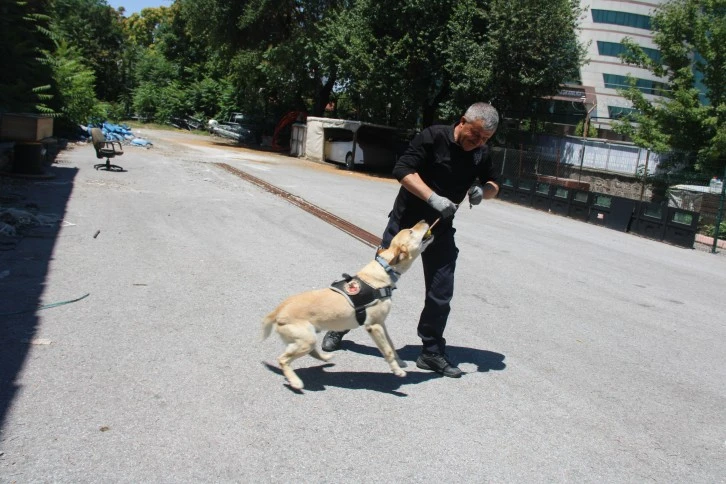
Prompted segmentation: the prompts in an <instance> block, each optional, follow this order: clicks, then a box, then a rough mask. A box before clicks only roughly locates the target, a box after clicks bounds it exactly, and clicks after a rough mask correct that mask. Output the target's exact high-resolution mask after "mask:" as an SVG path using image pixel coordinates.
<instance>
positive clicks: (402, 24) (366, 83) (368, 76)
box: [321, 0, 584, 126]
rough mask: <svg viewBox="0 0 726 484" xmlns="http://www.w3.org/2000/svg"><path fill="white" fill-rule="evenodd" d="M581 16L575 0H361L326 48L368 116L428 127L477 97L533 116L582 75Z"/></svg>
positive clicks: (346, 86)
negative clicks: (535, 104)
mask: <svg viewBox="0 0 726 484" xmlns="http://www.w3.org/2000/svg"><path fill="white" fill-rule="evenodd" d="M579 14H580V9H579V6H578V2H576V1H574V0H555V1H552V2H545V3H543V2H539V1H536V0H520V1H517V2H511V1H509V0H490V1H482V0H457V1H446V0H445V1H440V2H425V1H423V0H402V1H400V2H395V3H381V2H377V1H375V0H358V1H356V2H354V5H353V7H352V8H351V9H348V10H345V11H343V12H342V13H340V14H339V15H338V18H336V22H334V23H332V25H330V28H329V29H328V30H326V31H325V35H324V36H323V41H322V43H321V45H322V46H324V47H325V48H326V49H327V52H328V56H329V57H331V58H337V59H338V62H339V65H340V69H341V79H343V80H344V81H345V82H344V83H342V84H343V88H344V89H346V91H347V93H348V94H349V95H351V96H352V97H353V98H355V99H357V103H358V105H359V109H358V111H359V115H360V116H361V117H363V118H367V119H373V120H376V121H383V120H385V119H386V118H387V117H388V116H390V113H391V112H392V113H393V118H394V119H395V120H398V121H399V122H401V123H402V124H404V125H408V126H410V125H411V124H412V122H413V121H416V120H417V119H420V121H421V122H420V124H422V125H424V126H426V125H429V124H431V123H432V122H433V121H434V120H435V119H448V120H453V119H456V118H457V117H458V116H460V115H461V113H462V111H463V109H464V108H465V107H466V106H467V105H469V104H471V103H472V102H475V101H478V100H485V101H490V102H492V103H493V104H494V105H495V106H497V107H498V108H499V109H500V110H501V111H505V112H508V111H516V112H517V113H518V114H520V115H523V114H525V115H526V114H527V113H528V110H529V107H530V104H531V103H532V101H533V100H536V99H537V98H539V97H541V96H545V95H550V94H553V93H555V92H556V91H557V89H558V88H559V86H560V85H561V84H562V83H563V82H564V81H567V80H571V79H574V78H576V77H577V73H578V68H579V66H580V65H581V63H582V61H583V58H584V50H583V47H582V46H581V45H580V44H579V43H578V41H577V35H576V31H575V29H576V27H577V22H578V16H579ZM326 35H327V36H328V38H326Z"/></svg>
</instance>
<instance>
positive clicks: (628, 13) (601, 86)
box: [580, 0, 666, 129]
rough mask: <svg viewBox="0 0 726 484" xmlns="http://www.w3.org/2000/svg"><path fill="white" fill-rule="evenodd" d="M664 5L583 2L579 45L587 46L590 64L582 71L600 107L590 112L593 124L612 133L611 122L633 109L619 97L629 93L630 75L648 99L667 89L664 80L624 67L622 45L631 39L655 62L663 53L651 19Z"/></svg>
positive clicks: (642, 1)
mask: <svg viewBox="0 0 726 484" xmlns="http://www.w3.org/2000/svg"><path fill="white" fill-rule="evenodd" d="M661 3H663V2H660V1H652V0H651V1H649V0H638V1H635V0H625V1H612V0H581V2H580V5H581V7H582V8H583V18H582V21H581V23H580V27H581V30H580V41H581V42H583V43H584V44H586V45H587V46H588V51H587V52H588V54H587V58H588V60H589V62H588V63H587V64H585V65H584V66H582V68H581V69H580V76H581V79H580V81H581V82H582V85H583V86H586V87H590V88H592V89H594V95H595V98H596V103H597V105H596V106H595V108H594V109H593V111H592V112H591V122H592V123H593V125H594V126H596V127H599V128H601V129H610V126H611V121H612V120H613V119H617V118H618V117H619V116H622V115H623V114H624V113H627V112H628V111H630V110H631V109H632V105H631V103H630V102H629V101H628V100H626V99H625V98H623V97H622V96H621V95H619V94H618V91H617V90H618V89H627V88H628V83H627V75H628V74H630V75H631V76H632V77H634V78H635V79H636V86H637V87H638V88H639V89H641V90H642V91H643V92H644V93H645V95H646V97H647V98H649V99H655V98H656V97H657V96H658V94H659V93H662V92H663V89H665V88H666V85H665V84H664V82H663V81H664V80H663V79H661V78H658V77H656V76H654V75H653V74H652V73H651V72H650V71H648V70H646V69H641V68H639V67H635V66H631V65H627V64H623V63H622V61H621V60H620V58H619V57H618V55H619V54H621V53H622V52H623V46H622V44H621V43H620V42H621V41H622V40H623V39H624V38H625V37H630V38H631V39H633V40H634V41H635V42H636V43H637V44H639V45H640V46H641V47H643V50H644V51H645V52H646V54H648V55H649V56H651V57H652V58H653V59H659V57H660V52H659V51H658V48H657V46H656V45H655V43H653V32H652V31H651V16H652V15H653V13H654V11H655V9H656V7H658V5H660V4H661Z"/></svg>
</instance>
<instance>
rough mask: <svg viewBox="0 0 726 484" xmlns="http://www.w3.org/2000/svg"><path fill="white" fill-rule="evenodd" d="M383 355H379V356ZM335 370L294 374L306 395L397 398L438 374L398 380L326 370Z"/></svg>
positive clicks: (277, 370) (409, 374) (409, 375)
mask: <svg viewBox="0 0 726 484" xmlns="http://www.w3.org/2000/svg"><path fill="white" fill-rule="evenodd" d="M379 354H380V353H379ZM262 364H263V365H265V367H266V368H267V369H268V370H270V371H271V372H273V373H277V374H278V375H280V376H282V377H283V378H285V377H284V376H283V375H282V370H280V368H278V367H277V366H273V365H271V364H269V363H267V362H264V361H263V362H262ZM332 366H335V364H334V363H325V364H324V365H318V366H311V367H308V368H295V373H297V375H298V376H299V377H300V379H301V380H302V381H303V382H304V383H305V388H304V390H305V391H311V392H319V391H322V390H325V388H326V387H338V388H347V389H349V390H373V391H376V392H381V393H388V394H391V395H395V396H397V397H407V396H408V394H407V393H404V392H401V391H399V390H398V389H399V388H401V386H403V385H410V384H415V383H421V382H424V381H426V380H431V379H432V378H437V377H438V375H437V374H435V373H429V372H426V373H419V372H407V373H406V376H405V377H400V376H396V375H394V374H393V373H390V372H387V371H386V370H382V371H380V372H372V371H337V372H334V373H328V372H326V371H325V369H326V368H330V367H332ZM286 386H287V387H288V388H289V389H290V390H291V391H294V392H295V393H303V391H301V390H295V389H294V388H292V387H291V386H289V385H287V384H286Z"/></svg>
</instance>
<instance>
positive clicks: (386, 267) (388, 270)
mask: <svg viewBox="0 0 726 484" xmlns="http://www.w3.org/2000/svg"><path fill="white" fill-rule="evenodd" d="M376 262H378V263H379V264H380V265H381V267H383V269H384V270H385V271H386V273H387V274H388V275H389V276H390V278H391V282H393V284H394V285H395V284H396V281H398V278H399V277H401V273H400V272H396V270H395V269H394V268H393V267H391V266H390V265H389V264H388V262H386V259H384V258H383V257H381V256H380V255H378V254H376Z"/></svg>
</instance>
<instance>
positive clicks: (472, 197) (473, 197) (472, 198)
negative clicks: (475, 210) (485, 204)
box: [468, 183, 484, 205]
mask: <svg viewBox="0 0 726 484" xmlns="http://www.w3.org/2000/svg"><path fill="white" fill-rule="evenodd" d="M468 194H469V203H470V204H471V205H479V204H480V203H481V201H482V199H483V198H484V187H482V186H481V184H479V183H474V184H473V185H472V186H471V188H469V192H468Z"/></svg>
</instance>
